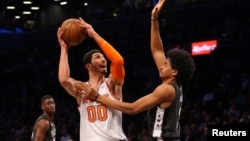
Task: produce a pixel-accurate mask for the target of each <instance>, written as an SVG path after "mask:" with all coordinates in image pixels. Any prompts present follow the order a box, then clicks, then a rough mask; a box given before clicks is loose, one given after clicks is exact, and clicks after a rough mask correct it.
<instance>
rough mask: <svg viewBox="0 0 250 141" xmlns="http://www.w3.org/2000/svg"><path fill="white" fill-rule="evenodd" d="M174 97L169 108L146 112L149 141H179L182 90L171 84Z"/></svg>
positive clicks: (154, 108)
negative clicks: (173, 89)
mask: <svg viewBox="0 0 250 141" xmlns="http://www.w3.org/2000/svg"><path fill="white" fill-rule="evenodd" d="M172 85H173V87H174V88H175V91H176V97H175V99H174V101H173V102H172V104H171V105H170V107H168V108H166V109H162V108H160V107H159V106H156V107H153V108H152V109H150V110H148V130H149V135H150V139H151V141H158V140H159V141H160V140H161V141H165V140H180V130H181V127H180V123H179V120H180V113H181V106H182V101H183V95H182V88H181V87H180V86H178V85H177V84H176V83H174V84H172Z"/></svg>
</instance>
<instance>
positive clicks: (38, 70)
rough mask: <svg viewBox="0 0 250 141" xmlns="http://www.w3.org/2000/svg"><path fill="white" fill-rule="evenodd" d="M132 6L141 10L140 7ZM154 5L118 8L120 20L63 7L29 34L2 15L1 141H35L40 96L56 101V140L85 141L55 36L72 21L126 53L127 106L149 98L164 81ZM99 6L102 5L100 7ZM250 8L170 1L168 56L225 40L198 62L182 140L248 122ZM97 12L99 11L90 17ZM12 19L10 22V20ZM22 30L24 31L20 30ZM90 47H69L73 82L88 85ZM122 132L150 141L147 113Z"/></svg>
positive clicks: (164, 25)
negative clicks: (153, 35) (154, 48)
mask: <svg viewBox="0 0 250 141" xmlns="http://www.w3.org/2000/svg"><path fill="white" fill-rule="evenodd" d="M99 2H100V1H99ZM123 2H124V1H123ZM132 2H134V3H133V4H135V2H136V1H132ZM150 2H151V5H149V6H146V5H147V4H146V1H145V2H144V3H142V4H141V5H140V6H137V7H135V6H134V5H133V6H131V7H126V6H125V5H121V4H120V3H113V4H112V5H113V8H114V9H116V8H117V7H119V10H118V11H119V12H117V13H119V14H118V16H117V17H113V16H112V14H111V13H113V11H112V12H108V11H105V10H104V11H105V12H104V13H102V12H100V13H101V14H100V13H98V12H97V13H98V14H86V13H84V12H78V11H74V10H72V7H71V8H67V9H65V8H64V9H62V10H63V11H64V13H65V14H62V15H60V16H58V17H54V18H51V19H49V18H46V19H49V20H45V21H44V19H43V18H41V17H38V18H37V25H35V26H31V27H28V28H27V26H18V25H19V24H16V22H17V23H20V22H21V23H22V24H21V25H23V23H25V21H15V20H11V18H10V17H11V16H10V17H8V16H6V15H7V14H4V15H3V14H2V15H1V29H2V30H1V31H4V32H2V33H0V75H1V76H0V96H1V101H0V102H1V107H0V108H1V114H0V137H1V140H6V141H19V140H20V141H27V140H30V133H31V129H32V125H33V123H34V121H35V120H36V118H37V117H38V116H39V115H40V114H41V113H42V111H41V110H40V97H41V96H42V95H44V94H51V95H53V96H54V98H55V102H56V108H57V109H56V116H55V122H56V125H57V136H58V137H57V139H58V140H59V139H60V137H61V136H62V133H61V131H62V129H67V130H68V133H69V134H70V136H71V137H72V139H73V140H75V141H77V140H78V136H79V134H78V132H77V131H79V127H78V126H79V113H78V111H77V104H76V101H75V99H74V98H73V97H71V96H70V95H68V94H67V93H66V91H65V90H64V89H63V88H62V87H61V86H60V85H59V82H58V77H57V71H58V62H59V54H60V48H59V46H58V43H57V37H56V32H57V28H58V27H59V26H60V24H61V21H63V20H65V19H67V18H72V17H78V16H81V17H83V18H84V19H86V20H87V22H89V23H91V24H92V25H93V27H94V29H95V30H96V31H97V32H98V33H99V34H100V35H101V36H103V37H104V38H105V39H106V40H107V41H109V42H110V43H111V44H112V45H113V46H114V47H115V48H116V49H117V50H118V51H119V52H120V53H121V54H122V56H123V57H124V59H125V69H126V78H125V84H124V88H123V91H124V101H127V102H133V101H135V100H136V99H138V98H140V97H142V96H144V95H146V94H147V93H150V92H151V91H152V90H153V89H154V88H155V86H157V84H158V83H159V82H160V81H159V78H158V72H157V70H156V67H155V64H154V63H153V59H152V57H151V53H150V13H151V10H152V7H153V3H152V1H150ZM3 3H4V2H2V3H1V4H3ZM45 3H46V2H45ZM92 4H93V5H94V6H93V7H97V5H98V1H97V0H96V3H94V2H93V3H92ZM106 4H108V3H106ZM249 4H250V3H249V1H248V0H196V1H195V0H194V1H191V0H190V1H188V0H186V1H184V0H182V1H169V2H168V4H167V5H166V6H165V8H164V9H163V11H162V13H161V14H160V18H159V23H160V28H161V35H162V39H163V43H164V47H165V49H166V50H167V49H170V48H174V47H179V48H183V49H185V50H188V51H191V43H192V42H197V41H205V40H213V39H216V40H217V41H218V47H217V49H216V50H214V51H213V52H212V54H210V55H204V56H194V60H195V63H196V71H195V74H194V77H193V79H192V80H191V81H190V82H189V83H186V84H184V103H183V110H182V116H181V124H182V139H183V141H184V140H190V141H191V140H202V141H205V140H207V135H206V133H207V132H206V131H207V125H211V124H212V125H219V126H222V125H238V124H249V121H250V111H249V106H250V93H249V72H250V70H249V61H248V60H249V53H248V48H249V45H250V40H249V39H250V27H249V25H250V14H249V13H250V10H249V8H250V6H249ZM100 5H101V6H106V5H104V4H100ZM115 6H116V7H115ZM1 7H2V5H1ZM46 8H47V6H44V9H43V10H45V11H46ZM52 9H53V8H52ZM75 9H76V8H75ZM93 9H94V8H93ZM99 9H105V8H103V7H102V8H99ZM108 9H110V8H108ZM43 10H41V11H40V12H43ZM1 11H5V10H1ZM52 11H53V10H52ZM96 11H98V10H96V9H94V10H92V12H90V13H95V12H96ZM101 11H102V10H101ZM52 14H56V13H53V12H52ZM38 15H39V14H38ZM48 15H50V14H48ZM48 15H47V16H48ZM7 19H8V20H10V21H11V22H4V21H6V20H7ZM8 20H7V21H8ZM42 21H44V22H42ZM3 23H5V24H3ZM6 23H9V24H6ZM14 23H15V24H14ZM17 28H18V29H19V31H21V32H17V31H16V29H17ZM6 31H7V33H6ZM91 48H98V46H97V45H96V43H95V42H93V40H92V39H89V38H86V39H85V41H84V42H83V43H81V44H80V45H78V46H74V47H71V48H70V50H69V61H70V68H71V76H72V77H73V78H76V79H79V80H83V81H85V80H87V79H88V78H87V73H86V71H85V70H84V69H83V66H82V57H83V55H84V53H85V52H86V51H87V50H89V49H91ZM123 127H124V132H125V133H126V135H127V136H128V137H129V138H130V139H131V140H133V141H137V140H138V141H143V140H144V139H143V137H147V134H146V133H147V120H146V111H145V112H142V113H140V114H137V115H134V116H129V115H126V114H124V117H123ZM144 141H146V140H144Z"/></svg>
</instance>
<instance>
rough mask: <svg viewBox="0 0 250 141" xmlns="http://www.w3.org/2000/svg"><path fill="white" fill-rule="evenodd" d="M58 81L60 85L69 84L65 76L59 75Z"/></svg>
mask: <svg viewBox="0 0 250 141" xmlns="http://www.w3.org/2000/svg"><path fill="white" fill-rule="evenodd" d="M59 83H60V85H61V86H67V85H69V81H68V79H67V78H64V77H59Z"/></svg>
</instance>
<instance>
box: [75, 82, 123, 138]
mask: <svg viewBox="0 0 250 141" xmlns="http://www.w3.org/2000/svg"><path fill="white" fill-rule="evenodd" d="M98 92H99V94H100V95H106V96H108V97H109V98H110V99H113V100H117V99H115V98H114V97H113V96H112V95H111V92H110V90H109V87H108V85H107V78H106V79H105V81H104V82H103V83H102V84H101V85H100V87H99V89H98ZM78 110H79V112H80V141H120V140H124V141H126V140H127V138H126V136H125V134H124V132H123V129H122V112H121V111H118V110H114V109H111V108H109V107H107V106H105V105H103V104H101V103H99V102H97V101H92V100H90V99H87V98H86V97H82V100H81V102H80V105H79V107H78Z"/></svg>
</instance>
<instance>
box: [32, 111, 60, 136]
mask: <svg viewBox="0 0 250 141" xmlns="http://www.w3.org/2000/svg"><path fill="white" fill-rule="evenodd" d="M41 119H46V120H48V121H49V123H50V129H49V131H47V132H46V134H45V138H44V141H56V126H55V124H54V122H53V121H50V120H49V119H47V118H46V117H45V116H44V115H41V116H40V117H38V119H37V120H36V122H35V124H34V126H33V131H32V135H31V141H33V140H34V135H35V134H36V129H35V126H36V124H37V122H38V121H39V120H41Z"/></svg>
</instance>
